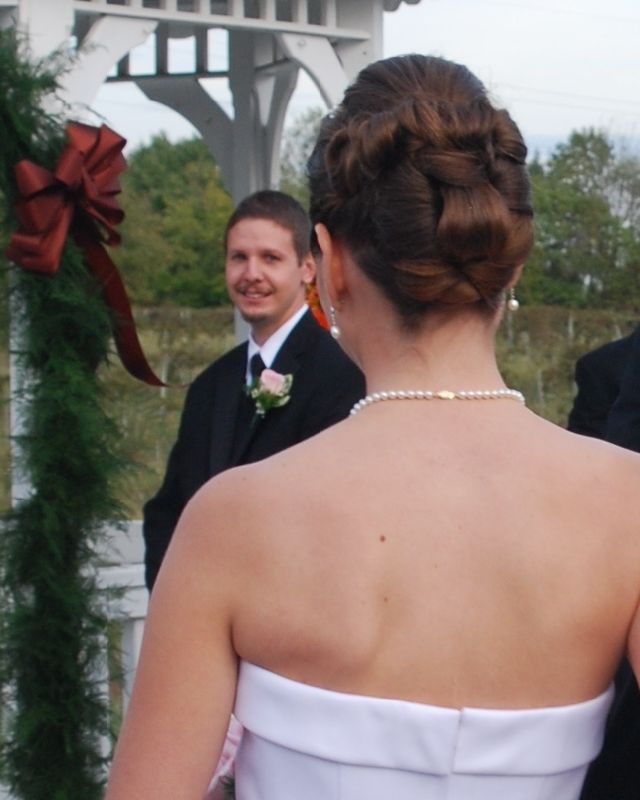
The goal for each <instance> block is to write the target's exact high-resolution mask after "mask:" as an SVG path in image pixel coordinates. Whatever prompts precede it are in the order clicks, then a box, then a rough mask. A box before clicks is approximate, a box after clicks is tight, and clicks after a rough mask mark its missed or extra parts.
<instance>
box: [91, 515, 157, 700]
mask: <svg viewBox="0 0 640 800" xmlns="http://www.w3.org/2000/svg"><path fill="white" fill-rule="evenodd" d="M98 575H99V578H98V580H99V584H100V586H102V587H103V588H105V589H106V590H114V591H113V592H110V591H108V592H106V593H105V595H106V598H107V599H106V603H107V614H108V617H109V619H110V620H111V621H114V622H119V623H120V625H119V626H118V627H119V629H120V632H121V635H120V637H119V647H118V653H119V658H120V659H121V663H120V668H121V675H122V706H123V708H122V710H123V711H125V710H126V707H127V703H128V702H129V698H130V696H131V688H132V686H133V678H134V675H135V670H136V665H137V663H138V656H139V654H140V645H141V644H142V634H143V631H144V621H145V619H146V616H147V606H148V602H149V593H148V591H147V589H146V587H145V584H144V545H143V541H142V523H141V522H140V521H135V522H129V523H127V525H126V527H125V528H124V529H123V530H116V531H112V532H111V535H110V537H109V539H108V542H107V544H106V547H105V551H104V555H103V556H102V558H101V566H100V567H99V569H98ZM104 680H105V681H109V680H110V678H109V675H108V670H106V665H105V673H104ZM105 693H106V694H107V695H108V694H109V687H108V685H107V686H105Z"/></svg>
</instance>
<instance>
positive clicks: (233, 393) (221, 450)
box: [209, 342, 247, 475]
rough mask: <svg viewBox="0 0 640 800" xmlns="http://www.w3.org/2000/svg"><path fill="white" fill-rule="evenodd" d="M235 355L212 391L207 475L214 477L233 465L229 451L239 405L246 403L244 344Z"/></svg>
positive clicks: (234, 431) (236, 422) (232, 443)
mask: <svg viewBox="0 0 640 800" xmlns="http://www.w3.org/2000/svg"><path fill="white" fill-rule="evenodd" d="M236 353H237V355H236V356H235V357H234V359H233V361H232V362H231V363H230V364H229V366H228V369H227V371H226V374H225V376H224V379H223V380H224V384H223V385H222V386H220V387H219V388H218V390H217V391H216V394H215V398H214V402H213V407H212V415H213V417H212V422H211V431H212V435H211V448H210V457H209V474H210V475H217V474H218V473H219V472H222V471H223V470H225V469H229V467H231V466H233V465H234V461H233V455H234V454H233V450H234V443H235V440H236V429H237V427H238V416H239V411H240V407H241V404H242V403H244V402H246V401H247V400H246V397H245V396H244V385H245V371H246V364H247V343H246V342H245V343H244V345H243V346H241V347H239V348H238V349H237V351H236ZM234 355H235V354H234Z"/></svg>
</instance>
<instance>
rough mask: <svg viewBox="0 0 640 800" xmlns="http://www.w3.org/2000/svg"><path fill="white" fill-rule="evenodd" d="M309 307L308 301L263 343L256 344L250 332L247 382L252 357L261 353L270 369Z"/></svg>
mask: <svg viewBox="0 0 640 800" xmlns="http://www.w3.org/2000/svg"><path fill="white" fill-rule="evenodd" d="M308 308H309V306H308V305H307V304H306V303H304V304H303V305H302V306H301V307H300V308H299V309H298V310H297V311H296V313H295V314H293V315H292V316H290V317H289V319H288V320H287V321H286V322H285V323H284V324H283V325H281V326H280V327H279V328H278V330H276V331H274V332H273V333H272V334H271V336H270V337H269V338H268V339H267V340H266V342H264V343H263V344H262V345H258V344H256V342H255V340H254V338H253V335H252V334H251V333H250V334H249V347H248V349H247V367H246V379H247V383H250V382H251V373H250V371H249V362H250V361H251V359H252V357H253V356H254V355H255V354H256V353H260V355H261V357H262V360H263V362H264V365H265V367H267V369H270V368H271V365H272V364H273V362H274V361H275V360H276V356H277V355H278V351H279V350H280V348H281V347H282V345H283V344H284V343H285V341H286V340H287V337H288V336H289V334H290V333H291V331H292V330H293V329H294V328H295V327H296V325H297V324H298V322H300V320H301V319H302V317H303V316H304V315H305V313H306V312H307V310H308Z"/></svg>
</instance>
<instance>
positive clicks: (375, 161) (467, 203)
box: [307, 55, 533, 327]
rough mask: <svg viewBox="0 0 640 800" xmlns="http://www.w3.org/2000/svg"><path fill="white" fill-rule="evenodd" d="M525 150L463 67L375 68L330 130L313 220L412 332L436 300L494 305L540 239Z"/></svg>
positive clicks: (311, 171) (323, 143)
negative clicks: (535, 227) (341, 247)
mask: <svg viewBox="0 0 640 800" xmlns="http://www.w3.org/2000/svg"><path fill="white" fill-rule="evenodd" d="M526 153H527V150H526V147H525V145H524V142H523V140H522V136H521V134H520V132H519V130H518V128H517V127H516V125H515V123H514V122H513V121H512V120H511V117H510V116H509V115H508V113H507V112H506V111H502V110H497V109H495V108H493V106H492V105H491V103H490V101H489V99H488V97H487V92H486V90H485V88H484V86H483V85H482V83H481V82H480V81H479V80H478V79H477V78H476V77H475V76H474V75H473V74H472V73H471V72H470V71H469V70H468V69H467V68H466V67H463V66H461V65H459V64H454V63H452V62H450V61H445V60H444V59H441V58H434V57H430V56H421V55H408V56H399V57H395V58H390V59H386V60H383V61H378V62H376V63H374V64H371V65H370V66H368V67H366V68H365V69H364V70H363V71H362V72H361V73H360V75H359V76H358V78H357V79H356V81H355V83H353V84H352V85H351V86H350V87H349V88H348V89H347V91H346V93H345V96H344V99H343V101H342V103H341V105H340V106H339V107H338V108H337V109H336V110H335V111H334V112H332V113H330V114H329V115H328V116H326V117H325V119H324V121H323V123H322V127H321V129H320V133H319V137H318V141H317V143H316V146H315V149H314V151H313V153H312V155H311V158H310V159H309V163H308V167H307V169H308V176H309V181H310V188H311V212H310V213H311V220H312V223H313V224H316V223H318V222H322V223H324V224H325V225H326V226H327V228H328V229H329V231H330V232H331V233H332V235H334V236H336V237H337V238H338V239H341V240H343V241H344V242H345V243H346V244H347V245H348V246H349V248H350V250H351V252H352V254H353V256H354V258H355V259H356V262H357V263H358V264H359V266H360V268H361V269H362V270H363V271H364V272H365V273H366V274H367V275H368V276H369V277H370V278H371V279H372V280H373V281H375V282H376V283H377V284H378V285H379V286H380V287H381V288H382V289H383V291H384V292H385V294H386V296H387V297H388V298H389V299H390V300H391V301H392V302H393V303H394V305H395V307H396V308H397V310H398V312H399V313H400V315H401V317H402V318H403V320H404V322H405V323H406V324H407V325H408V326H410V327H411V326H414V325H416V324H418V323H419V320H420V318H421V316H422V314H423V313H424V311H425V309H427V308H428V307H429V306H430V305H432V304H452V305H453V304H459V303H473V302H482V303H485V304H487V305H490V306H494V305H495V304H496V302H497V300H498V299H499V297H500V296H501V294H502V292H503V290H504V289H505V287H506V286H507V285H508V284H509V281H510V280H511V278H512V277H513V274H514V270H515V269H516V267H517V266H519V265H520V264H522V263H524V261H525V260H526V258H527V256H528V254H529V252H530V250H531V247H532V244H533V212H532V208H531V201H530V186H529V178H528V174H527V170H526V167H525V158H526Z"/></svg>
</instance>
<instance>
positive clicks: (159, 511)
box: [142, 382, 211, 590]
mask: <svg viewBox="0 0 640 800" xmlns="http://www.w3.org/2000/svg"><path fill="white" fill-rule="evenodd" d="M205 392H206V388H205ZM205 392H203V387H202V385H201V384H200V383H198V382H196V383H194V384H192V385H191V387H190V388H189V391H188V392H187V397H186V399H185V404H184V408H183V411H182V417H181V420H180V427H179V430H178V438H177V440H176V442H175V444H174V445H173V448H172V450H171V453H170V455H169V460H168V463H167V469H166V472H165V476H164V480H163V482H162V485H161V487H160V489H159V490H158V492H157V494H156V495H155V497H153V498H151V500H149V501H148V502H147V503H146V504H145V506H144V510H143V522H142V533H143V537H144V542H145V582H146V584H147V588H148V589H149V590H151V589H152V588H153V584H154V583H155V580H156V577H157V574H158V571H159V569H160V565H161V563H162V559H163V558H164V555H165V553H166V551H167V548H168V547H169V542H170V541H171V537H172V535H173V531H174V529H175V527H176V524H177V522H178V519H179V517H180V514H182V511H183V509H184V507H185V506H186V504H187V502H188V501H189V500H190V499H191V497H192V496H193V495H194V494H195V492H196V491H197V490H198V489H199V488H200V486H202V484H204V483H205V481H206V480H207V479H208V477H209V475H208V452H209V450H208V448H207V442H208V440H209V437H210V427H209V422H208V417H209V414H210V408H211V406H210V405H209V403H207V402H205V401H204V400H203V397H204V396H205Z"/></svg>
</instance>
